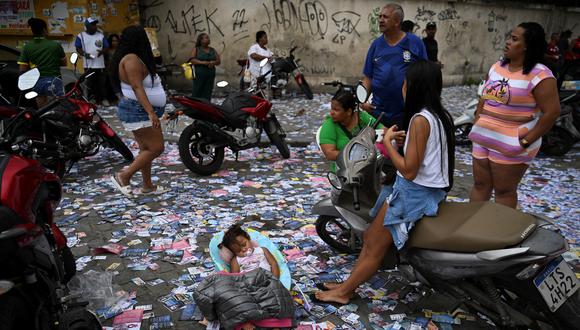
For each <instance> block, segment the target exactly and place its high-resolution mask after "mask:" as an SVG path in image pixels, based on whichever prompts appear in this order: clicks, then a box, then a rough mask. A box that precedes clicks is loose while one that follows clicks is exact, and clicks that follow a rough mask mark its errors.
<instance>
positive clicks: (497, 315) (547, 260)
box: [313, 85, 580, 329]
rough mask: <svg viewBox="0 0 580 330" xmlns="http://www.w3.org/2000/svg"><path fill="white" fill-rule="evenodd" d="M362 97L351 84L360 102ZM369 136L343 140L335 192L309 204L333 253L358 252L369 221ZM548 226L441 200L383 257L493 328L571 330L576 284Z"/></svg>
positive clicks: (561, 241) (373, 194)
mask: <svg viewBox="0 0 580 330" xmlns="http://www.w3.org/2000/svg"><path fill="white" fill-rule="evenodd" d="M366 95H367V94H366V90H365V89H364V87H363V86H362V85H361V86H360V87H357V98H358V99H359V101H361V102H362V101H363V100H365V98H366ZM376 138H377V134H376V131H375V127H366V128H364V129H363V130H362V131H361V132H360V133H359V134H358V135H357V136H355V137H354V138H353V139H351V140H350V142H349V143H348V144H347V145H346V146H345V147H344V149H343V150H342V151H341V152H340V154H339V156H338V158H337V160H336V165H337V170H336V174H334V173H329V174H328V179H329V181H330V183H331V184H332V186H333V187H334V188H335V192H333V195H332V197H331V198H328V199H325V200H322V201H320V202H318V203H317V204H316V205H315V206H314V207H313V212H314V213H315V214H318V215H319V217H318V220H317V221H316V231H317V233H318V235H319V236H320V238H321V239H322V240H323V241H324V242H326V243H327V244H328V245H330V246H331V247H333V248H335V249H336V250H338V251H340V252H344V253H356V252H357V251H359V250H360V249H361V247H362V243H363V233H364V231H365V230H366V229H367V228H368V227H369V224H370V223H371V222H372V221H373V219H372V218H371V217H370V216H369V210H370V208H372V206H373V205H374V203H375V201H376V199H377V197H378V194H379V191H380V185H379V181H380V180H379V176H380V175H381V174H380V172H381V167H382V162H383V159H382V157H381V156H380V154H379V153H378V152H377V150H376V149H375V146H374V143H375V141H376ZM554 228H556V227H555V225H553V224H552V223H551V222H550V221H549V219H547V218H543V217H540V216H538V215H531V214H526V213H523V212H521V211H518V210H514V209H511V208H509V207H506V206H503V205H500V204H495V203H490V202H485V203H483V202H480V203H453V202H444V203H442V204H441V206H440V209H439V214H438V215H437V216H436V217H426V218H424V219H422V220H421V221H419V222H417V223H416V225H415V227H414V228H413V230H412V231H411V233H410V238H409V240H408V241H407V243H406V245H405V246H404V247H403V249H401V250H400V251H396V249H393V248H391V249H390V251H389V255H388V256H387V257H386V258H385V259H386V260H387V262H388V265H387V266H388V267H389V268H394V267H395V266H396V267H397V268H398V269H399V270H400V271H401V273H402V275H403V276H405V277H406V278H407V279H408V280H409V281H410V282H416V281H420V282H421V283H423V284H425V285H427V286H430V287H433V288H435V289H438V290H441V291H444V292H447V293H448V294H450V295H452V296H453V297H454V298H456V299H457V300H458V301H460V302H461V304H462V305H465V306H466V307H467V308H468V309H470V310H473V311H476V312H479V313H481V314H484V315H486V316H487V317H488V318H489V319H490V320H491V321H493V322H494V323H495V325H497V326H499V327H503V328H515V327H518V328H521V327H525V328H526V329H527V328H530V327H533V328H537V327H541V326H543V325H544V324H549V325H552V326H553V327H556V328H557V329H572V328H575V327H577V325H578V324H580V323H579V322H580V295H579V293H578V288H579V287H580V283H579V282H578V280H577V278H576V276H575V274H574V273H573V271H572V270H571V269H570V267H569V266H568V264H567V263H566V262H565V261H564V259H563V258H562V257H561V255H562V254H563V253H564V252H566V251H567V250H568V249H569V246H568V243H567V241H566V239H565V238H564V237H563V236H562V235H561V234H560V232H559V231H558V230H557V229H554Z"/></svg>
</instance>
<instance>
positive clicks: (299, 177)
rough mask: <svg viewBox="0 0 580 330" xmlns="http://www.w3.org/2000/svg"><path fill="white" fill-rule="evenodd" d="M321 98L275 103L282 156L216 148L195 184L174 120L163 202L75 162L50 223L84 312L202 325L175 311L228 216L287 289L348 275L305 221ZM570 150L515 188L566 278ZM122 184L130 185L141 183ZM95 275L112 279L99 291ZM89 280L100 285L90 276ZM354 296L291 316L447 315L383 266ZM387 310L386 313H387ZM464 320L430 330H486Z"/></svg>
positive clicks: (574, 206) (316, 162) (457, 107)
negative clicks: (265, 254)
mask: <svg viewBox="0 0 580 330" xmlns="http://www.w3.org/2000/svg"><path fill="white" fill-rule="evenodd" d="M474 94H475V88H474V87H452V88H446V89H445V90H444V95H443V100H444V105H445V106H446V107H447V108H448V109H449V110H450V111H451V112H452V113H454V114H457V113H459V112H460V111H461V110H462V109H463V108H464V106H465V105H466V104H467V103H468V102H469V101H470V99H471V98H472V97H473V95H474ZM330 97H331V95H330V94H319V95H315V99H314V100H312V101H307V100H304V99H301V98H299V97H296V98H287V99H283V100H275V101H274V107H275V109H276V111H277V112H276V113H277V115H278V118H279V119H280V121H281V123H282V125H283V126H284V128H285V129H286V131H287V132H288V140H289V141H290V142H291V144H292V145H293V147H291V151H292V157H291V158H290V159H287V160H284V159H282V158H281V156H280V155H279V154H278V152H277V151H276V150H275V148H270V147H266V148H263V149H259V148H255V149H251V150H246V151H242V152H240V154H239V158H238V161H235V158H234V155H232V154H231V153H226V162H225V163H224V165H223V167H222V170H221V171H220V172H218V173H217V174H216V175H213V176H210V177H199V176H197V175H195V174H193V173H191V172H190V171H189V170H188V169H186V168H185V167H184V166H183V165H182V163H181V161H180V159H179V155H178V151H177V146H176V144H175V141H176V139H177V138H178V134H179V132H180V130H181V129H182V128H183V127H184V126H183V125H184V124H186V123H187V122H188V121H187V120H186V119H185V118H182V119H180V124H179V125H178V127H177V129H176V132H173V133H172V132H169V131H168V132H166V137H167V139H168V141H169V142H168V143H167V146H166V150H165V153H164V154H163V155H162V157H161V158H159V159H158V160H157V161H156V162H155V163H154V167H153V173H154V175H155V179H157V180H158V182H159V184H161V185H163V186H166V187H168V188H170V191H169V192H168V193H165V194H163V195H153V196H151V195H149V196H141V197H136V198H133V199H128V198H125V197H123V195H121V194H120V193H119V192H117V191H116V190H114V189H113V188H112V187H111V186H110V184H109V177H110V176H111V175H112V174H113V173H114V172H115V171H116V170H119V169H120V168H122V166H123V165H124V164H123V161H122V157H121V156H120V155H118V154H116V153H115V152H114V151H112V150H102V151H101V152H100V153H99V154H97V155H95V156H93V157H91V158H87V159H84V160H82V161H81V162H79V163H78V164H77V166H75V167H74V168H73V170H72V172H71V174H70V175H69V176H68V177H67V178H66V179H65V181H64V198H63V200H62V203H61V205H60V208H59V210H58V212H57V219H59V225H60V226H61V228H62V229H63V231H65V233H66V235H67V237H68V238H69V245H70V246H72V250H73V253H74V254H75V256H76V257H77V259H78V260H77V268H78V270H79V273H81V274H83V273H86V272H89V275H85V276H86V277H90V276H93V277H92V280H90V281H88V283H87V282H85V284H86V285H92V286H93V287H94V288H93V289H91V290H87V291H85V292H84V293H83V295H84V296H85V297H87V298H90V299H91V301H92V306H93V307H103V306H102V305H104V304H103V297H107V299H106V304H105V305H107V306H108V307H110V306H111V305H112V304H114V303H116V306H117V307H119V306H121V307H120V308H119V309H122V308H125V309H126V308H130V306H143V305H152V306H151V310H148V311H147V312H152V313H153V314H154V317H159V316H163V315H171V322H172V323H173V324H174V328H175V329H198V328H199V329H205V326H203V325H201V324H198V323H197V322H196V321H180V320H179V319H180V315H181V310H179V309H180V308H181V307H183V306H184V305H187V304H191V303H193V300H192V298H191V296H190V295H189V292H190V290H191V286H192V285H193V284H194V283H196V282H198V281H199V280H200V279H201V278H203V277H205V276H206V275H207V274H208V273H209V272H211V271H212V268H213V263H212V261H211V259H210V256H209V252H208V249H207V247H208V242H209V240H210V239H211V237H212V235H213V234H214V233H215V232H217V231H222V230H224V229H226V228H227V227H229V226H230V225H231V224H232V223H234V222H236V221H244V222H245V224H246V226H247V227H248V228H254V229H257V230H260V231H262V232H264V233H265V234H267V236H269V237H270V238H271V239H272V241H274V242H275V243H277V244H278V245H279V247H280V248H281V250H283V251H284V252H285V253H286V255H287V256H288V259H289V260H290V261H289V265H290V268H291V272H292V279H293V281H294V283H296V284H297V285H298V286H299V287H301V288H302V289H303V291H313V290H315V288H314V282H315V281H317V279H318V278H319V277H320V276H321V275H325V276H327V277H331V278H336V279H337V280H339V279H341V277H343V276H344V275H345V274H347V273H348V272H349V271H350V268H351V267H352V263H353V262H354V260H355V256H346V255H338V254H337V253H336V252H334V251H332V250H331V249H330V248H328V247H327V246H326V244H325V243H324V242H322V241H321V240H320V239H319V238H318V236H317V235H316V232H315V230H314V226H313V224H314V222H315V220H316V217H315V216H314V215H312V214H311V207H312V205H313V204H314V203H316V202H317V201H318V200H320V199H322V198H324V197H326V196H328V195H329V191H330V188H329V187H330V186H329V184H328V183H327V180H326V172H327V170H328V164H327V162H326V161H325V160H324V159H323V158H322V157H321V153H320V152H319V151H318V149H317V147H316V146H315V144H314V143H313V141H314V132H315V131H316V129H317V128H318V126H319V125H320V123H321V122H322V118H323V117H324V116H325V114H327V113H328V110H329V109H330V106H329V100H330ZM101 114H102V115H103V116H104V117H105V118H106V120H107V121H108V122H110V123H112V124H113V126H114V127H115V128H116V130H117V132H121V135H122V137H123V138H124V140H125V142H126V143H127V144H128V145H130V146H131V149H132V150H133V152H134V153H136V151H137V148H136V145H135V143H134V142H133V141H132V139H131V137H132V136H131V134H130V133H127V132H124V131H122V129H121V128H120V126H119V122H118V121H117V119H116V115H115V112H114V109H113V108H109V109H105V110H103V111H101ZM469 152H470V150H469V149H468V148H467V147H461V148H458V150H457V164H456V183H455V186H454V188H453V190H452V191H451V192H450V194H449V198H450V199H452V200H457V201H465V200H467V198H468V192H469V189H470V187H471V185H472V178H471V156H470V154H469ZM579 155H580V148H578V145H577V146H576V148H574V149H573V150H572V151H571V152H570V153H568V155H566V156H565V157H562V158H546V157H539V159H538V160H537V161H536V162H535V163H534V165H533V167H532V168H531V170H530V171H529V172H528V174H527V175H526V176H525V178H524V180H523V182H522V186H521V189H520V203H521V208H522V209H523V210H525V211H529V212H537V213H541V214H544V215H547V216H549V217H551V218H553V219H555V221H556V222H557V223H558V225H560V227H561V228H562V230H563V233H564V234H565V236H566V237H567V239H568V240H569V242H570V243H571V244H572V246H573V251H572V253H569V254H568V255H567V258H568V259H569V260H570V262H571V263H572V264H574V265H576V272H577V274H578V273H580V265H579V264H578V260H577V259H575V258H577V256H578V254H579V252H580V250H579V244H580V240H579V239H578V236H579V228H578V223H577V219H579V218H580V210H579V208H578V202H577V199H578V197H579V193H578V184H577V182H578V180H579V177H580V163H579V159H580V158H579V157H578V156H579ZM133 181H134V182H133V184H135V186H134V188H135V189H137V188H138V187H137V186H136V184H137V182H139V181H140V176H136V177H135V178H134V180H133ZM109 243H117V244H119V245H121V246H123V247H125V248H126V249H125V251H124V252H122V253H121V254H120V255H116V254H111V253H106V254H105V253H97V254H95V253H94V252H95V251H94V249H95V248H98V247H101V246H104V245H106V244H109ZM91 271H93V272H92V274H91ZM94 271H98V272H100V273H94ZM104 271H107V272H108V274H114V276H112V291H111V292H109V294H108V295H107V292H106V290H105V289H106V287H107V285H105V284H106V280H107V278H106V277H107V276H103V274H107V273H103V272H104ZM99 274H100V275H99ZM97 275H99V277H100V278H101V279H102V280H104V281H105V282H98V281H95V276H97ZM110 278H111V277H109V279H110ZM139 279H140V280H142V281H140V280H139ZM103 283H105V284H103ZM120 290H124V291H125V294H124V296H120V298H119V297H117V298H115V297H113V296H112V294H111V293H112V292H117V291H120ZM91 292H92V293H91ZM358 294H359V296H360V297H359V298H357V299H354V300H353V302H354V303H355V304H356V305H352V306H349V308H348V311H344V310H341V311H340V313H337V312H336V311H333V310H330V309H324V308H321V307H317V308H315V309H314V311H312V314H314V315H312V314H310V315H306V314H305V315H304V316H303V319H302V320H308V319H309V318H310V319H312V320H317V321H318V322H322V321H321V320H329V321H331V322H332V323H334V324H335V325H340V324H343V323H344V322H343V320H342V319H343V318H344V319H346V318H347V316H348V315H349V314H350V313H353V314H355V315H358V316H359V317H360V318H358V320H356V318H357V317H354V316H352V317H350V318H349V319H355V320H354V321H352V323H353V324H357V322H359V321H361V322H362V324H364V327H365V328H367V329H368V328H370V325H369V324H370V323H369V315H370V318H371V319H372V321H373V322H374V323H375V324H381V322H388V323H392V322H394V321H392V320H391V317H390V315H393V314H401V313H405V314H407V316H408V318H406V319H405V320H402V321H401V323H403V322H405V321H406V322H407V324H409V323H408V322H411V321H413V320H414V321H415V322H417V323H420V322H421V319H415V317H418V316H422V317H424V316H425V312H424V311H422V309H430V310H432V311H434V312H443V313H452V312H453V310H452V309H453V308H454V303H455V302H454V301H453V300H452V299H451V298H449V297H447V296H445V295H444V294H442V293H438V292H431V291H430V290H429V288H425V287H422V286H416V285H409V283H407V282H406V281H405V280H404V278H403V277H401V276H400V275H399V274H398V273H397V272H392V271H389V270H383V271H381V273H379V274H378V275H377V276H376V277H375V278H373V279H372V281H370V282H369V283H367V284H365V285H364V286H363V287H362V288H361V290H360V291H359V292H358ZM99 295H100V297H99ZM363 297H364V298H363ZM100 305H101V306H100ZM389 307H390V308H392V309H391V310H388V308H389ZM146 309H148V308H146ZM172 310H173V311H172ZM100 312H102V313H107V311H106V310H102V311H100ZM147 312H146V313H147ZM108 313H109V315H108V316H109V318H108V319H107V320H105V319H104V318H102V320H103V322H104V324H105V325H108V326H110V325H111V323H112V320H113V317H112V316H113V315H112V314H114V313H113V312H111V309H109V311H108ZM326 314H329V315H326ZM469 316H471V315H468V317H469ZM474 317H475V320H468V319H465V318H463V319H461V324H460V325H454V326H451V325H449V324H446V323H438V322H435V323H436V324H437V326H438V327H439V329H451V328H453V329H486V328H491V326H489V325H488V324H487V323H486V321H485V320H484V319H482V318H481V317H479V316H477V315H474ZM149 326H150V320H143V323H142V326H141V328H142V329H149ZM407 328H408V327H407Z"/></svg>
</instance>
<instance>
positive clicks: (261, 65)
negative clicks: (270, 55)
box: [260, 58, 268, 68]
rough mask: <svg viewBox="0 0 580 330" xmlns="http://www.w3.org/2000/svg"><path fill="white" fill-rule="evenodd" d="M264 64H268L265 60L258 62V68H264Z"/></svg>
mask: <svg viewBox="0 0 580 330" xmlns="http://www.w3.org/2000/svg"><path fill="white" fill-rule="evenodd" d="M266 64H268V59H267V58H265V59H263V60H261V61H260V68H263V67H265V66H266Z"/></svg>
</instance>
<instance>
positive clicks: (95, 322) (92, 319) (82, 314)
mask: <svg viewBox="0 0 580 330" xmlns="http://www.w3.org/2000/svg"><path fill="white" fill-rule="evenodd" d="M100 329H102V325H101V323H100V322H99V319H98V318H97V317H96V316H95V314H93V313H91V312H90V311H88V310H86V309H84V308H75V309H72V310H67V311H66V312H65V313H64V314H63V315H62V316H61V317H60V319H59V322H58V330H100Z"/></svg>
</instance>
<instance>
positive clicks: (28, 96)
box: [24, 92, 38, 100]
mask: <svg viewBox="0 0 580 330" xmlns="http://www.w3.org/2000/svg"><path fill="white" fill-rule="evenodd" d="M37 96H38V93H37V92H28V93H26V94H24V97H25V98H26V99H27V100H31V99H33V98H35V97H37Z"/></svg>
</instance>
